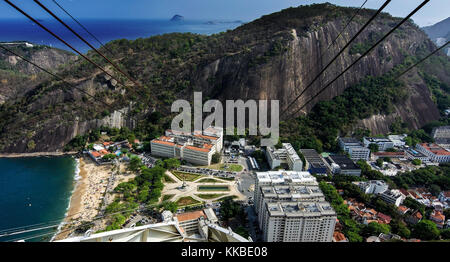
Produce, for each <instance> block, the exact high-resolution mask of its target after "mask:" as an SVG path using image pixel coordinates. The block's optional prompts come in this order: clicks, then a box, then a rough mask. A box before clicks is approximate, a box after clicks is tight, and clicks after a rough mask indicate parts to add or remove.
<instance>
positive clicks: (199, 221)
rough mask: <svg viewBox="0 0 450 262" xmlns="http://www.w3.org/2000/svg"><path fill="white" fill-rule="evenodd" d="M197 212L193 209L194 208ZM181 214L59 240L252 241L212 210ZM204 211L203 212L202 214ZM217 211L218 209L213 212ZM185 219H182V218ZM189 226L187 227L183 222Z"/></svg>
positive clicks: (165, 214)
mask: <svg viewBox="0 0 450 262" xmlns="http://www.w3.org/2000/svg"><path fill="white" fill-rule="evenodd" d="M190 213H193V212H190ZM194 213H195V214H189V213H186V214H185V215H184V217H183V216H182V215H181V214H180V215H177V216H176V217H173V215H172V214H171V213H170V212H169V213H168V212H165V213H164V215H163V218H164V221H163V222H161V223H157V224H149V225H144V226H136V227H130V228H125V229H118V230H112V231H108V232H102V233H97V234H91V232H90V231H88V232H86V233H85V234H84V235H83V236H77V237H71V238H67V239H64V240H60V241H55V242H251V241H252V240H251V238H249V239H245V238H243V237H242V236H240V235H239V234H236V233H234V232H233V231H232V230H231V228H228V229H226V228H223V227H220V226H219V225H217V224H216V223H215V222H213V221H212V220H215V219H214V217H215V216H214V217H211V219H212V220H210V216H209V215H208V213H210V211H206V210H204V211H200V212H197V211H195V212H194ZM202 213H203V214H202ZM213 213H214V212H213ZM177 217H178V218H180V220H182V221H181V222H180V221H179V220H178V218H177ZM182 225H184V227H185V228H183V226H182Z"/></svg>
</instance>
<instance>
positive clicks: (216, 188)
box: [198, 185, 230, 191]
mask: <svg viewBox="0 0 450 262" xmlns="http://www.w3.org/2000/svg"><path fill="white" fill-rule="evenodd" d="M198 191H230V188H228V186H215V185H203V186H198Z"/></svg>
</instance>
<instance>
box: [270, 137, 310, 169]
mask: <svg viewBox="0 0 450 262" xmlns="http://www.w3.org/2000/svg"><path fill="white" fill-rule="evenodd" d="M282 145H283V147H282V148H280V149H275V148H274V147H267V149H266V158H267V162H268V163H269V165H270V168H271V169H274V168H276V167H278V166H280V165H281V164H282V163H286V164H287V165H288V167H289V169H290V170H294V171H302V169H303V162H302V160H301V159H300V157H299V156H298V154H297V152H295V149H294V148H293V147H292V145H291V144H290V143H283V144H282Z"/></svg>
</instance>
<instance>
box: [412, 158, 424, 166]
mask: <svg viewBox="0 0 450 262" xmlns="http://www.w3.org/2000/svg"><path fill="white" fill-rule="evenodd" d="M411 163H412V164H413V165H415V166H420V165H421V164H422V160H420V159H413V161H411Z"/></svg>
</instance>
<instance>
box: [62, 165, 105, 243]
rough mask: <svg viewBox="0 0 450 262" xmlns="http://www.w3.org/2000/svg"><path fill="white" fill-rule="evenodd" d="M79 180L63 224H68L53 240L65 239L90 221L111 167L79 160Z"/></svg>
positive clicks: (93, 216) (95, 212)
mask: <svg viewBox="0 0 450 262" xmlns="http://www.w3.org/2000/svg"><path fill="white" fill-rule="evenodd" d="M79 161H80V177H81V178H80V180H79V181H78V182H77V185H76V187H75V190H74V192H73V194H72V197H71V200H70V206H69V210H68V212H67V215H66V218H65V219H64V222H66V223H70V224H68V225H65V226H63V227H62V228H61V232H59V233H58V234H57V236H56V237H55V239H54V240H60V239H64V238H67V237H68V236H69V235H70V234H71V233H72V230H70V228H73V227H75V226H78V225H80V224H81V222H86V221H92V219H93V218H95V217H96V216H97V215H98V213H99V209H100V206H101V204H102V201H103V197H104V194H105V191H106V188H107V183H108V178H109V177H110V176H111V174H112V166H110V165H106V166H98V165H97V164H95V163H94V162H93V161H92V160H90V159H89V158H80V159H79Z"/></svg>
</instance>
